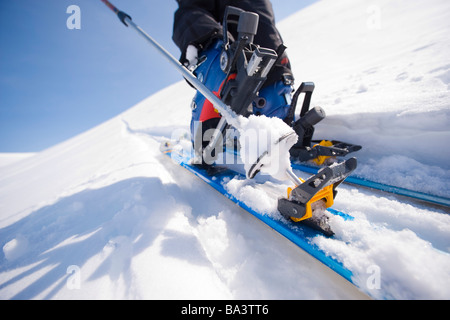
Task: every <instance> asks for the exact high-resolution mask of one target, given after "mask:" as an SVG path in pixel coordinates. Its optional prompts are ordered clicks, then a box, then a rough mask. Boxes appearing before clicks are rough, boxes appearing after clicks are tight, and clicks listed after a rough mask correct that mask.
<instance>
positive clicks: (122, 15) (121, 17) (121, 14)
mask: <svg viewBox="0 0 450 320" xmlns="http://www.w3.org/2000/svg"><path fill="white" fill-rule="evenodd" d="M101 1H102V2H103V3H104V4H105V5H106V6H107V7H108V8H110V9H111V10H112V11H113V12H114V13H115V14H117V17H118V18H119V20H120V21H122V23H123V24H124V25H125V26H126V27H128V24H127V23H126V22H125V18H128V19H130V20H132V19H131V17H130V16H129V15H128V14H126V13H125V12H123V11H120V10H119V9H117V8H116V7H115V6H114V5H113V4H112V3H111V2H109V1H108V0H101Z"/></svg>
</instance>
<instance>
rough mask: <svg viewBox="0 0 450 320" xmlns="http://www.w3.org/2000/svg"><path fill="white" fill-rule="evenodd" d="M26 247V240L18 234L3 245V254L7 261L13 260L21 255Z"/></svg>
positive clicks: (25, 250)
mask: <svg viewBox="0 0 450 320" xmlns="http://www.w3.org/2000/svg"><path fill="white" fill-rule="evenodd" d="M27 249H28V240H27V239H26V238H25V237H24V236H22V235H19V236H17V237H16V238H15V239H12V240H11V241H9V242H8V243H6V244H5V245H4V246H3V254H4V255H5V258H6V259H7V260H8V261H14V260H16V259H18V258H20V257H21V256H23V255H24V254H25V253H26V252H27Z"/></svg>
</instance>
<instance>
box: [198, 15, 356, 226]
mask: <svg viewBox="0 0 450 320" xmlns="http://www.w3.org/2000/svg"><path fill="white" fill-rule="evenodd" d="M236 16H238V17H239V20H238V22H237V24H238V28H237V30H238V33H239V35H238V37H237V40H236V41H235V42H233V43H230V40H229V39H228V32H227V25H228V23H229V22H230V21H229V19H232V17H236ZM257 23H258V15H256V14H254V13H251V12H245V11H243V10H241V9H238V8H233V7H228V8H227V10H226V13H225V17H224V38H223V39H216V40H215V41H214V42H213V43H212V44H211V45H210V46H209V47H208V48H207V49H205V50H202V51H200V52H199V53H200V54H199V58H198V59H196V61H197V62H196V65H195V66H193V67H192V68H191V71H193V72H194V74H195V75H196V76H197V78H198V79H199V80H200V81H202V83H203V84H205V86H206V87H207V88H209V89H210V90H211V91H212V92H213V93H214V94H215V95H216V96H217V97H219V98H220V99H221V100H222V101H223V102H224V103H225V104H227V105H228V106H230V108H231V109H232V110H233V111H234V112H235V113H236V114H238V115H242V116H244V117H248V116H250V115H252V114H253V115H264V116H267V117H277V118H280V119H282V120H284V121H285V122H286V123H287V124H289V125H290V126H292V127H293V128H294V129H295V131H296V133H297V135H298V136H299V140H298V142H297V144H296V147H297V148H295V149H296V150H297V149H298V150H300V152H299V154H301V155H304V154H305V155H307V152H309V151H310V149H313V148H311V147H309V145H310V144H311V137H312V134H313V132H314V125H315V124H316V123H318V122H319V121H320V120H321V119H322V118H323V117H322V110H321V109H319V108H315V109H313V110H311V111H309V102H308V103H307V104H305V103H304V109H305V111H304V112H303V110H302V114H301V118H300V120H297V121H294V114H295V107H296V104H297V100H298V96H299V94H300V93H302V92H306V97H307V98H308V97H309V100H310V97H311V94H312V90H311V85H310V84H302V86H301V87H300V89H299V90H297V92H296V93H295V94H294V96H292V93H293V82H294V79H293V76H292V75H291V74H284V75H283V76H282V79H280V80H279V81H275V82H273V83H269V84H266V83H265V82H266V80H267V76H268V74H269V72H271V70H272V68H273V66H274V65H276V64H277V62H279V57H281V56H282V54H283V52H284V49H285V48H284V47H281V48H280V50H278V52H276V51H274V50H271V49H266V48H261V47H259V46H257V45H255V44H253V37H254V35H255V34H256V30H257ZM313 86H314V85H312V87H313ZM305 106H306V107H307V108H306V107H305ZM191 107H192V120H191V134H192V138H191V139H192V142H193V145H194V152H195V161H194V164H197V165H202V166H205V165H207V166H209V165H211V164H213V163H214V162H215V161H216V159H217V158H218V156H219V154H220V153H222V152H223V150H224V145H225V141H226V139H227V135H226V131H228V130H227V129H230V126H228V125H227V123H226V121H224V119H223V118H222V117H221V115H220V114H219V112H218V111H217V110H215V109H214V106H213V105H212V104H211V103H210V102H209V101H208V100H207V99H205V97H204V96H203V95H202V94H200V93H199V92H197V94H196V95H195V96H194V99H193V101H192V105H191ZM308 111H309V112H308ZM293 134H294V133H293ZM294 136H295V134H294ZM294 138H295V137H294ZM280 139H291V136H286V137H284V136H283V137H281V138H280ZM235 148H236V149H238V148H239V146H237V145H235ZM324 148H325V149H326V150H329V149H328V147H321V148H316V150H314V151H322V149H324ZM267 152H269V151H266V152H265V154H262V155H261V156H260V157H259V158H258V160H257V162H256V163H255V164H254V165H253V166H251V168H250V171H249V172H247V177H248V178H254V176H255V175H256V174H257V173H258V172H259V169H260V167H261V166H262V161H260V160H261V159H263V158H264V156H266V154H267ZM293 152H295V150H294V151H293ZM317 155H322V154H321V153H320V152H319V153H318V154H317ZM308 157H309V158H311V159H313V158H316V156H314V155H308ZM308 157H306V156H305V157H303V158H302V159H306V158H308ZM355 168H356V159H354V158H352V159H349V160H347V161H344V162H342V163H339V164H334V165H333V166H330V167H326V168H323V169H322V170H320V171H319V173H318V174H316V175H314V176H312V177H311V178H309V179H307V180H306V181H302V180H300V179H299V178H297V177H296V176H295V174H294V173H293V172H292V171H290V172H287V173H288V176H289V178H290V179H291V180H292V181H293V182H294V183H295V188H293V189H290V191H289V192H288V196H287V198H283V199H280V200H279V202H278V209H279V211H280V213H281V214H282V215H283V216H284V217H286V218H287V219H291V220H294V221H296V222H301V223H305V224H308V225H309V226H311V227H313V228H315V229H318V230H320V231H321V232H323V233H324V234H326V235H332V231H331V230H330V229H329V227H328V226H327V221H326V219H322V218H321V214H322V212H323V211H324V210H325V208H327V207H330V206H331V205H332V204H333V201H334V196H335V195H336V187H337V186H338V185H339V184H340V183H341V182H342V181H343V180H344V179H345V178H346V177H347V176H348V175H349V174H350V173H351V172H352V171H353V170H354V169H355ZM322 204H323V205H322Z"/></svg>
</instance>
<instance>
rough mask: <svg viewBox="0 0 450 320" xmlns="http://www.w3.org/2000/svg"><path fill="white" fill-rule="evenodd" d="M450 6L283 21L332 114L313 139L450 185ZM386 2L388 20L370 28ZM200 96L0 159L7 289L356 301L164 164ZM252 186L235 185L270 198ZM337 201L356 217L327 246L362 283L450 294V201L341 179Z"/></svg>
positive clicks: (376, 171)
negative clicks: (443, 205) (426, 201)
mask: <svg viewBox="0 0 450 320" xmlns="http://www.w3.org/2000/svg"><path fill="white" fill-rule="evenodd" d="M368 9H371V10H368ZM374 9H375V10H374ZM449 9H450V3H449V2H448V1H446V0H431V1H426V2H425V1H421V0H399V1H387V0H385V1H381V0H379V1H376V0H375V1H371V2H370V4H367V3H364V2H361V1H357V0H342V1H333V0H322V1H319V2H318V3H316V4H314V5H312V6H310V7H308V8H306V9H305V10H303V11H300V12H298V13H296V14H294V15H293V16H292V17H290V18H288V19H286V20H285V21H283V22H282V23H280V25H279V26H280V29H281V33H282V34H283V38H284V40H285V42H286V44H287V45H288V47H289V48H288V54H289V56H290V59H291V60H292V64H293V66H294V68H295V70H294V72H295V75H296V78H297V82H299V81H310V80H312V81H314V82H315V83H316V91H315V94H314V96H313V101H312V103H313V105H321V106H322V107H323V108H324V109H325V110H326V112H327V115H328V117H327V119H325V120H324V122H323V123H321V124H320V125H319V126H318V128H317V131H316V136H317V138H321V137H325V138H326V137H331V138H333V139H339V140H343V141H349V142H352V143H358V144H361V145H363V146H364V149H363V150H362V151H360V152H359V155H358V158H359V159H358V160H359V164H360V167H359V168H360V169H359V170H360V171H359V173H360V174H361V175H363V176H364V175H365V176H366V177H370V178H372V179H379V180H380V181H383V182H389V183H391V184H394V185H397V186H400V187H413V188H414V189H415V190H417V191H427V192H430V193H435V194H438V195H439V194H440V195H443V196H447V197H448V196H449V190H450V187H449V183H450V170H449V169H450V167H449V164H448V158H449V154H448V152H449V151H448V150H449V149H448V148H446V146H447V142H448V140H449V138H450V130H449V128H450V120H449V119H450V117H449V114H450V105H449V101H450V90H449V85H450V82H449V81H448V79H449V78H448V73H449V72H450V65H449V63H448V56H449V55H450V48H449V46H450V44H449V43H448V41H447V35H448V34H449V32H450V25H449V24H448V22H447V21H448V19H449V14H450V13H449V12H450V10H449ZM377 10H379V12H380V13H381V15H380V16H379V18H380V19H381V20H380V23H381V24H380V28H378V27H376V28H375V27H374V26H378V24H376V23H375V24H371V23H369V24H368V21H369V22H370V21H372V22H373V18H374V14H373V12H375V13H376V12H377ZM375 16H376V14H375ZM298 30H307V32H300V33H299V32H298ZM137 41H139V40H137ZM149 50H151V48H150V49H149ZM193 95H194V91H193V90H192V89H191V88H189V86H188V85H186V83H185V82H180V83H177V84H174V85H173V86H171V87H168V88H167V89H165V90H162V91H161V92H159V93H158V94H156V95H153V96H151V97H149V98H148V99H146V100H144V101H143V102H142V103H140V104H138V105H136V106H135V107H133V108H131V109H130V110H128V111H127V112H125V113H123V114H121V115H120V116H118V117H116V118H114V119H111V120H110V121H107V122H105V123H104V124H102V125H99V126H98V127H96V128H93V129H92V130H89V131H87V132H85V133H83V134H81V135H79V136H77V137H74V138H73V139H70V140H68V141H66V142H64V143H61V144H59V145H56V146H54V147H52V148H49V149H47V150H44V151H42V152H40V153H38V154H36V155H33V156H31V157H27V158H24V159H22V160H20V161H18V162H15V163H10V164H8V165H6V166H2V167H0V249H1V250H0V298H1V299H12V298H23V299H44V298H48V299H75V298H83V299H89V298H92V299H94V298H96V299H108V298H119V299H131V298H136V299H138V298H146V299H160V298H167V299H183V298H184V299H197V298H203V299H216V298H219V299H321V298H322V299H323V298H328V299H335V298H336V299H338V298H360V297H361V295H360V292H358V291H355V290H354V288H353V287H351V286H350V287H348V282H347V281H345V280H343V279H342V278H340V277H336V274H334V273H333V272H331V271H329V270H327V269H324V268H323V266H322V265H321V264H318V263H317V262H315V261H314V260H313V259H312V258H310V257H309V256H308V255H306V254H304V253H303V252H302V251H301V250H298V248H297V247H294V246H292V245H290V244H289V242H287V241H286V240H285V239H283V238H282V237H280V236H279V235H278V234H276V233H274V232H272V231H270V230H269V229H267V227H266V226H265V225H263V224H260V223H258V222H257V221H256V220H255V219H254V218H252V217H250V216H249V215H247V214H246V212H245V211H242V210H241V209H238V208H236V206H235V205H233V204H230V202H229V201H228V200H227V199H223V198H222V197H221V196H220V195H218V194H217V192H215V191H214V190H211V189H210V188H209V187H208V186H205V185H204V183H203V182H202V181H197V180H195V179H192V176H191V175H190V174H189V173H185V172H183V170H179V169H180V168H179V167H177V166H176V165H174V164H171V163H170V162H167V161H164V158H163V156H162V155H161V154H160V151H159V140H160V139H159V137H166V138H171V137H173V136H176V134H177V131H179V130H187V129H188V126H189V119H190V109H189V105H190V101H191V98H192V96H193ZM105 107H107V106H105ZM254 191H255V190H254V188H253V189H252V184H247V185H243V186H241V187H240V188H239V186H238V185H236V192H238V193H239V194H240V196H241V197H242V199H244V198H246V197H247V201H249V202H252V203H253V204H255V205H261V200H259V199H258V200H256V199H255V198H254V197H253V198H252V197H250V196H249V195H250V194H252V193H253V194H254ZM334 207H335V208H336V209H338V210H342V211H345V212H347V213H349V214H351V215H352V216H354V217H355V220H354V221H352V222H350V223H349V222H344V221H342V220H341V219H334V220H333V221H332V223H333V224H334V225H333V229H334V230H338V232H337V234H336V237H335V238H334V239H327V238H325V237H320V238H318V239H317V240H316V244H317V245H318V246H320V248H322V249H323V250H326V251H328V252H329V253H330V255H332V256H333V257H334V258H335V259H336V260H339V261H340V262H342V263H343V264H344V265H345V266H346V267H348V268H349V269H351V270H352V272H353V274H354V275H355V277H356V278H355V281H356V282H357V283H358V284H359V286H360V287H361V288H362V289H363V290H364V291H365V292H366V293H369V294H370V295H371V296H372V297H374V298H392V299H449V298H450V269H449V268H448V266H449V265H450V255H449V252H450V236H449V235H450V215H448V212H446V211H444V210H443V209H440V208H434V207H430V206H424V205H418V204H417V203H415V202H410V201H408V200H403V199H399V198H397V197H390V196H388V197H386V196H384V195H380V194H379V193H376V192H372V191H370V190H363V189H359V188H355V187H352V186H345V185H342V186H340V189H339V194H338V196H337V198H336V202H335V205H334Z"/></svg>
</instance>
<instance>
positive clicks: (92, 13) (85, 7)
mask: <svg viewBox="0 0 450 320" xmlns="http://www.w3.org/2000/svg"><path fill="white" fill-rule="evenodd" d="M111 2H112V3H113V4H115V5H116V6H117V7H118V8H119V9H121V10H123V11H125V12H127V13H128V14H130V16H132V17H133V21H135V22H136V23H137V24H138V25H140V26H141V27H142V28H143V29H144V30H146V31H147V32H148V33H149V34H150V35H152V36H153V37H154V38H155V40H157V41H158V42H159V43H161V44H162V45H163V46H164V47H165V48H166V49H167V50H169V51H170V52H171V53H172V54H173V55H175V56H176V57H178V56H179V54H180V52H179V50H178V48H177V47H176V46H175V45H174V44H173V42H172V39H171V36H172V23H173V13H174V12H175V10H176V8H177V4H176V1H175V0H134V1H130V0H112V1H111ZM313 2H315V0H272V4H273V7H274V10H275V16H276V19H277V21H279V20H281V19H283V18H285V17H286V16H288V15H289V14H291V13H293V12H296V11H298V10H300V9H301V8H302V7H305V6H306V5H310V4H311V3H313ZM70 5H77V6H79V8H80V10H81V29H79V30H77V29H73V30H70V29H68V28H67V24H66V22H67V19H68V18H69V17H70V14H68V13H66V10H67V8H68V7H69V6H70ZM287 45H289V44H287ZM180 79H181V76H180V75H179V74H178V73H177V71H175V70H173V69H172V67H171V66H170V65H169V64H167V62H166V61H165V60H163V59H162V58H161V57H160V56H159V55H157V53H156V51H155V50H154V49H153V48H152V47H150V46H149V45H148V44H147V43H146V42H145V41H143V40H142V39H141V38H140V37H138V36H137V35H136V34H135V32H134V31H132V30H131V29H129V28H126V27H124V26H123V25H122V24H121V23H120V22H119V20H117V18H116V17H114V15H113V13H112V12H111V11H110V10H109V9H108V8H107V7H105V5H104V4H103V3H102V2H101V1H100V0H78V1H77V0H39V1H36V0H1V1H0V152H36V151H41V150H43V149H46V148H48V147H51V146H53V145H55V144H57V143H59V142H62V141H64V140H66V139H69V138H71V137H73V136H75V135H77V134H79V133H82V132H84V131H86V130H88V129H90V128H92V127H94V126H96V125H98V124H100V123H102V122H104V121H106V120H108V119H110V118H112V117H114V116H116V115H117V114H119V113H121V112H123V111H125V110H126V109H128V108H130V107H132V106H133V105H135V104H136V103H138V102H140V101H142V100H143V99H145V98H146V97H148V96H149V95H151V94H152V93H154V92H157V91H159V90H161V89H162V88H164V87H166V86H168V85H169V84H171V83H174V82H176V81H179V80H180ZM180 107H183V106H180ZM185 107H186V108H188V107H189V106H185Z"/></svg>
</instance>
